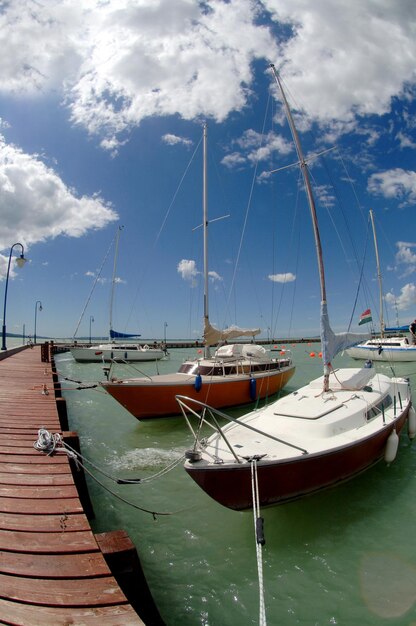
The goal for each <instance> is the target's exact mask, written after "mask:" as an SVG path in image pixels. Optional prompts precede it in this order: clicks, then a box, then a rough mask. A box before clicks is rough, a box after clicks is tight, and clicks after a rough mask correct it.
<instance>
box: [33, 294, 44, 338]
mask: <svg viewBox="0 0 416 626" xmlns="http://www.w3.org/2000/svg"><path fill="white" fill-rule="evenodd" d="M38 304H39V311H42V302H41V301H40V300H36V302H35V330H34V332H33V343H36V317H37V312H38Z"/></svg>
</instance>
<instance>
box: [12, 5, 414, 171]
mask: <svg viewBox="0 0 416 626" xmlns="http://www.w3.org/2000/svg"><path fill="white" fill-rule="evenodd" d="M265 10H266V11H269V12H270V14H271V15H272V18H273V20H275V21H276V22H279V24H283V25H285V26H288V28H287V29H285V31H284V32H285V34H284V35H283V34H282V35H281V38H280V39H278V35H277V36H276V34H272V31H271V29H270V28H268V27H267V26H265V25H264V24H265V20H264V19H259V18H262V17H263V16H264V11H265ZM415 19H416V5H415V3H414V2H410V1H407V2H387V0H361V1H360V2H358V1H356V2H351V1H350V0H338V1H337V3H336V10H334V2H333V0H320V2H305V0H229V1H225V0H205V1H204V2H199V1H197V0H106V1H105V2H103V1H102V0H89V1H88V2H78V1H77V0H60V1H59V2H57V1H55V2H53V1H52V0H51V1H49V2H44V3H40V2H37V1H36V0H9V1H8V2H7V3H3V6H2V10H1V13H0V43H1V44H2V56H1V59H0V92H8V93H10V92H13V93H15V94H21V93H25V94H31V95H34V94H38V95H40V96H44V95H45V94H48V93H54V94H55V95H56V94H61V95H62V96H64V97H65V102H66V104H67V106H68V107H69V109H70V112H71V116H72V120H73V121H74V122H75V123H77V124H80V125H82V126H84V127H85V128H86V129H87V131H88V132H89V133H99V134H100V135H101V137H100V141H101V145H102V147H103V148H105V149H108V150H110V151H111V152H112V153H115V152H116V151H117V148H118V146H119V143H120V142H121V143H122V142H123V139H122V138H121V137H120V135H122V134H123V132H124V131H126V130H129V129H130V128H131V127H132V126H135V125H138V124H140V122H141V121H142V120H143V119H145V118H147V117H150V116H155V115H159V116H160V115H175V114H177V115H179V116H181V117H183V118H184V119H195V118H198V117H200V116H204V117H205V118H207V117H211V118H213V119H215V120H216V121H223V120H224V119H225V118H226V117H227V116H228V115H229V114H230V112H232V111H241V110H243V109H244V108H245V107H246V106H247V104H248V100H249V98H250V97H251V96H252V81H253V67H254V62H255V61H257V60H262V61H264V64H265V70H266V62H268V61H270V60H272V61H274V62H275V64H276V67H279V66H281V65H282V66H283V75H284V77H285V78H286V79H287V81H288V83H289V84H290V87H291V91H292V93H293V94H295V95H296V99H297V100H299V101H301V104H302V108H304V109H305V110H306V111H307V113H308V116H310V117H312V118H314V119H315V120H318V121H320V122H321V123H322V124H323V125H324V126H325V127H326V131H327V133H328V138H330V137H331V139H334V138H335V137H336V135H338V134H340V133H343V132H345V131H346V130H348V131H351V129H352V128H353V127H354V121H355V117H356V115H357V114H359V115H368V114H377V115H381V114H383V113H386V112H387V111H389V109H390V106H391V100H392V98H393V97H394V96H397V95H400V94H401V95H403V94H405V92H407V93H409V89H411V88H412V85H413V84H414V81H415V67H414V59H415V57H416V38H415V37H414V23H415ZM277 32H279V31H277ZM280 32H281V33H283V30H280ZM386 59H388V63H387V62H386ZM297 108H298V109H300V108H301V107H300V106H299V107H297ZM374 138H376V137H375V136H374V135H371V133H370V135H369V141H371V140H374ZM403 141H405V144H406V139H405V138H403ZM253 158H254V157H253ZM256 158H257V157H256ZM228 161H229V162H231V158H229V159H228Z"/></svg>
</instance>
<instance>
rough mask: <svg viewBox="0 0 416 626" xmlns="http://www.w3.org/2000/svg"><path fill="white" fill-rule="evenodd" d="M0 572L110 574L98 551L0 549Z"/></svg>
mask: <svg viewBox="0 0 416 626" xmlns="http://www.w3.org/2000/svg"><path fill="white" fill-rule="evenodd" d="M0 572H1V573H3V574H12V575H13V576H29V577H32V578H91V577H99V576H110V575H111V572H110V570H109V568H108V566H107V564H106V562H105V560H104V559H103V558H102V555H101V554H100V553H99V552H86V553H84V554H18V553H16V554H12V555H11V554H10V552H2V551H0Z"/></svg>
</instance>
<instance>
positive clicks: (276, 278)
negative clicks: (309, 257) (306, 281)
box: [268, 272, 296, 283]
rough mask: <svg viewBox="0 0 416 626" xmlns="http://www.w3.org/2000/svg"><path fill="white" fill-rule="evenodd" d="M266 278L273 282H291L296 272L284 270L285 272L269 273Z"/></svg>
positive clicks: (294, 278)
mask: <svg viewBox="0 0 416 626" xmlns="http://www.w3.org/2000/svg"><path fill="white" fill-rule="evenodd" d="M268 279H269V280H271V281H272V282H273V283H293V281H295V280H296V274H292V272H286V274H269V275H268Z"/></svg>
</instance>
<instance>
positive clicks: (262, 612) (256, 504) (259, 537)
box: [251, 458, 267, 626]
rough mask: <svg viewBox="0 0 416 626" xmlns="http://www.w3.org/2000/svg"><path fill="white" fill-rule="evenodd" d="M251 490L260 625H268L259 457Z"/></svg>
mask: <svg viewBox="0 0 416 626" xmlns="http://www.w3.org/2000/svg"><path fill="white" fill-rule="evenodd" d="M251 492H252V499H253V516H254V532H255V537H256V555H257V573H258V579H259V626H266V624H267V622H266V607H265V603H264V580H263V552H262V548H263V546H264V544H265V543H266V542H265V539H264V532H263V525H264V519H263V518H262V517H261V516H260V501H259V484H258V478H257V459H256V458H253V459H251Z"/></svg>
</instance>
